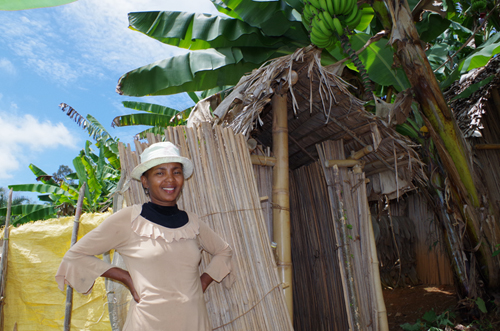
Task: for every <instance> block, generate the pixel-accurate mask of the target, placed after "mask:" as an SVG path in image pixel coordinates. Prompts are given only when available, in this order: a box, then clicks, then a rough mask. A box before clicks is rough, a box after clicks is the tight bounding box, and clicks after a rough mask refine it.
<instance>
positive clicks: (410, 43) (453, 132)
mask: <svg viewBox="0 0 500 331" xmlns="http://www.w3.org/2000/svg"><path fill="white" fill-rule="evenodd" d="M385 3H386V5H387V9H388V11H389V12H388V13H387V12H385V13H384V12H383V10H382V11H377V14H378V15H380V16H382V17H383V16H386V15H387V14H388V16H389V17H390V18H391V20H392V31H391V38H390V43H391V44H392V46H393V47H394V49H395V50H396V56H397V58H398V60H399V62H400V64H401V66H402V68H403V69H404V71H405V72H406V75H407V77H408V80H409V81H410V83H411V85H412V88H413V91H414V97H415V99H416V101H417V102H418V103H419V104H420V107H421V109H422V111H423V113H424V115H425V117H426V122H427V126H428V127H429V131H430V133H431V135H432V138H433V140H434V141H435V143H436V146H437V147H438V148H437V150H438V153H439V156H440V159H441V161H442V163H443V166H444V168H445V170H446V175H447V176H448V177H449V180H450V181H451V184H452V185H451V188H452V189H453V190H455V192H456V194H453V193H451V194H449V195H446V194H443V196H446V197H447V199H449V203H448V204H447V206H448V207H449V208H448V210H447V211H446V212H447V213H448V216H449V217H450V218H451V219H452V220H460V216H461V217H462V218H463V219H464V220H465V222H466V224H467V234H468V237H469V240H470V244H471V245H472V247H471V250H472V248H474V247H476V246H477V247H476V248H475V249H477V259H478V261H479V263H480V264H481V267H484V268H479V269H480V270H482V272H481V274H482V275H484V276H485V278H486V280H487V281H488V285H489V287H498V285H499V275H498V270H499V268H500V258H499V257H493V256H492V252H493V250H494V245H495V244H496V242H494V240H495V238H500V232H499V229H498V227H496V226H495V227H494V229H493V231H490V230H489V229H488V231H484V230H486V228H487V227H486V226H484V227H483V224H482V222H481V221H480V217H479V216H478V215H479V213H478V209H477V208H478V207H480V199H479V196H478V193H477V190H476V186H475V181H474V176H473V164H472V157H471V153H470V150H469V149H468V148H467V143H466V142H465V139H464V138H463V135H462V132H461V131H460V130H459V129H458V127H457V124H456V120H455V118H454V116H453V113H452V112H451V110H450V109H449V108H448V105H447V103H446V101H445V99H444V96H443V94H442V92H441V89H440V87H439V84H438V81H437V79H436V77H435V75H434V73H433V71H432V68H431V66H430V64H429V61H428V60H427V56H426V55H425V52H424V49H423V48H422V46H421V42H420V38H419V36H418V33H417V29H416V27H415V24H414V22H413V19H412V15H411V11H410V9H409V6H408V3H407V2H406V1H395V0H385ZM379 7H380V6H379ZM376 10H377V9H376ZM445 189H446V188H445V187H444V186H443V187H442V190H443V192H444V191H445ZM441 218H442V216H441ZM455 223H456V222H455ZM455 228H456V227H455ZM483 228H484V229H483ZM451 229H452V230H453V228H451ZM447 230H448V231H450V228H449V227H448V228H447ZM454 231H456V229H455V230H454ZM448 235H450V234H448ZM457 238H460V236H457ZM451 248H452V249H453V247H451ZM460 253H462V252H460ZM471 268H472V266H471ZM478 271H479V270H478ZM462 277H463V275H462ZM459 279H460V277H459ZM469 281H473V280H472V279H469ZM466 292H467V295H474V294H475V293H474V292H475V291H471V290H470V289H469V290H466Z"/></svg>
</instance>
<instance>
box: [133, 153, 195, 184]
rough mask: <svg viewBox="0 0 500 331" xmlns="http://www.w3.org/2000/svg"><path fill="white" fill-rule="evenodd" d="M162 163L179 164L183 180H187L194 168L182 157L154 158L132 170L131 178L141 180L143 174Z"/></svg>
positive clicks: (188, 160) (189, 161)
mask: <svg viewBox="0 0 500 331" xmlns="http://www.w3.org/2000/svg"><path fill="white" fill-rule="evenodd" d="M163 163H181V164H182V173H183V175H184V178H185V179H188V178H189V177H191V175H192V174H193V170H194V166H193V162H191V160H190V159H188V158H185V157H182V156H166V157H158V158H154V159H151V160H148V161H146V162H144V163H141V164H139V165H138V166H137V167H135V168H134V170H132V178H133V179H136V180H141V176H142V174H143V173H145V172H146V171H148V170H149V169H151V168H154V167H156V166H157V165H160V164H163Z"/></svg>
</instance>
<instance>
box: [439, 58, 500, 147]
mask: <svg viewBox="0 0 500 331" xmlns="http://www.w3.org/2000/svg"><path fill="white" fill-rule="evenodd" d="M475 84H477V86H478V89H477V90H476V91H475V92H474V93H472V94H471V95H470V96H464V97H463V98H458V99H455V100H454V98H456V97H457V96H458V95H459V94H460V93H462V92H464V91H465V90H466V89H467V88H468V87H470V86H472V85H475ZM499 86H500V58H499V57H498V56H496V57H494V58H492V59H491V60H490V61H489V62H488V63H487V64H486V65H485V66H484V67H481V68H478V69H474V70H471V71H470V72H469V73H468V74H467V75H464V76H462V78H460V80H458V81H456V82H455V83H453V84H452V85H451V86H450V88H448V90H447V91H446V92H445V93H444V95H445V97H446V99H447V101H448V104H449V105H450V107H451V109H452V110H453V113H454V114H455V118H456V119H457V123H458V126H459V128H460V129H461V130H462V132H463V133H464V136H465V138H471V137H481V129H482V128H483V124H482V123H481V120H482V117H483V114H484V113H485V110H486V104H487V102H488V100H489V99H491V98H492V97H494V98H495V96H494V94H496V98H498V87H499ZM494 101H495V102H494V103H495V104H497V103H498V102H499V101H500V100H495V99H494Z"/></svg>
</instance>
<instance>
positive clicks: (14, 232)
mask: <svg viewBox="0 0 500 331" xmlns="http://www.w3.org/2000/svg"><path fill="white" fill-rule="evenodd" d="M109 215H110V213H104V214H84V215H82V216H81V217H80V230H79V232H78V234H79V235H78V239H80V238H81V237H82V236H83V235H85V234H86V233H88V232H89V231H90V230H92V229H94V228H95V227H96V226H97V225H99V224H100V223H101V222H102V221H103V220H104V219H105V218H106V217H108V216H109ZM73 221H74V217H65V218H60V219H50V220H46V221H38V222H34V223H29V224H25V225H23V226H20V227H18V228H11V230H10V238H9V252H8V255H9V256H8V265H7V283H6V292H5V306H4V319H5V322H4V330H9V331H11V330H14V327H15V325H16V324H17V330H23V331H24V330H33V331H35V330H36V331H42V330H62V329H63V325H64V311H65V302H66V290H64V291H61V290H59V288H58V287H57V283H56V281H55V279H54V276H55V274H56V271H57V268H58V267H59V263H60V262H61V260H62V257H63V256H64V253H66V251H67V250H68V249H69V247H70V243H71V233H72V230H73V223H74V222H73ZM71 329H72V330H111V326H110V323H109V315H108V307H107V298H106V290H105V287H104V279H103V278H101V277H100V278H98V279H97V280H96V282H95V284H94V288H93V290H92V292H91V294H89V295H83V294H80V293H78V292H76V291H73V313H72V318H71Z"/></svg>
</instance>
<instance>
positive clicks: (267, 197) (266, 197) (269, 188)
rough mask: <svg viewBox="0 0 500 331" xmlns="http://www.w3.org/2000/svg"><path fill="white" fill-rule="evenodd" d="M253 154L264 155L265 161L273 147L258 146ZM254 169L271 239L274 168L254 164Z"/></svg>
mask: <svg viewBox="0 0 500 331" xmlns="http://www.w3.org/2000/svg"><path fill="white" fill-rule="evenodd" d="M252 155H260V156H263V157H264V162H265V160H266V158H268V157H270V156H271V149H270V148H269V147H267V148H265V149H264V148H262V146H257V148H256V149H255V151H254V152H253V154H252ZM253 171H254V174H255V180H256V181H257V189H258V191H259V195H260V197H261V201H260V204H261V207H262V211H263V213H264V218H265V219H266V224H267V231H268V233H269V238H270V239H271V238H273V209H272V206H273V185H272V184H273V169H272V167H269V166H260V165H254V166H253Z"/></svg>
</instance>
